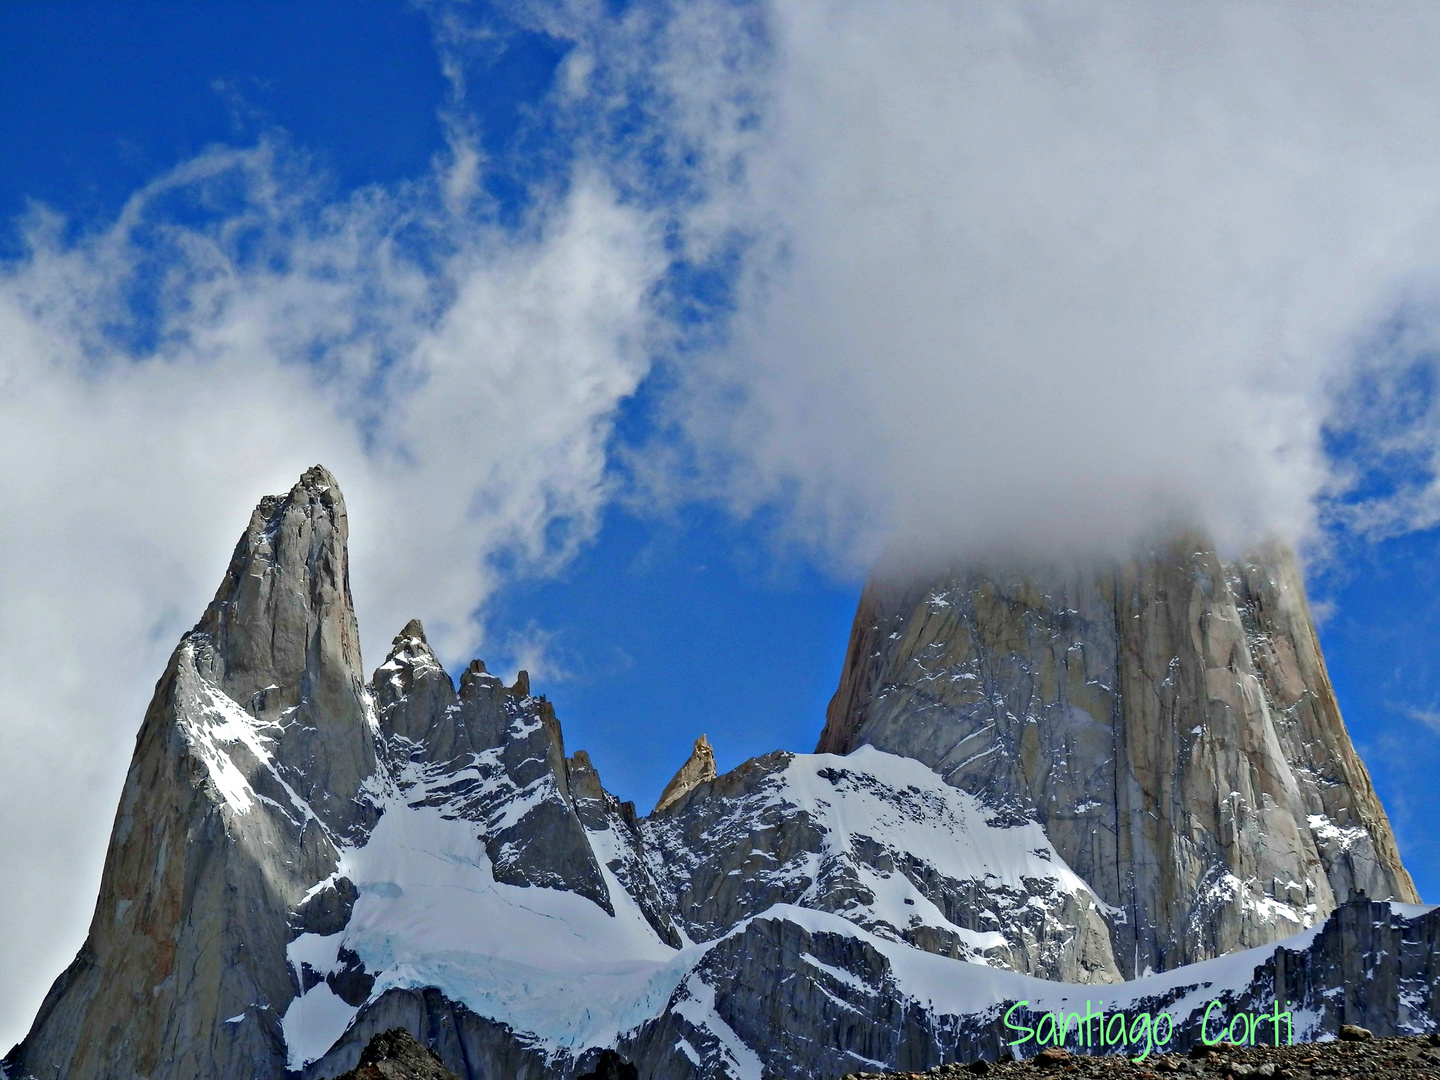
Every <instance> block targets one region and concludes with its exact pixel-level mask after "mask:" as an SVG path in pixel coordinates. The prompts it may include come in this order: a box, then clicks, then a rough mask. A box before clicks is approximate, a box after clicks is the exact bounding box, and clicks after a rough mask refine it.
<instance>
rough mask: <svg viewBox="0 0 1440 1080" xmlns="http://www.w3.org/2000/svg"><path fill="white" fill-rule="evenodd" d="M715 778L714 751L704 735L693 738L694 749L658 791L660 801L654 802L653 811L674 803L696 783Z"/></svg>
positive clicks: (658, 811) (663, 808)
mask: <svg viewBox="0 0 1440 1080" xmlns="http://www.w3.org/2000/svg"><path fill="white" fill-rule="evenodd" d="M714 779H715V751H714V750H713V749H712V748H711V746H710V743H709V742H708V741H707V740H706V738H705V736H704V735H701V736H700V738H698V739H696V740H695V749H694V750H692V751H691V752H690V757H689V758H687V759H686V761H685V764H684V765H681V766H680V771H679V772H677V773H676V774H675V775H674V777H672V778H671V780H670V783H668V784H666V785H665V790H664V791H662V792H661V793H660V801H659V802H657V803H656V804H655V810H654V813H657V814H658V813H660V812H661V811H662V810H665V809H666V808H668V807H670V806H673V805H675V803H677V802H679V801H680V800H681V798H683V797H684V796H685V795H686V794H688V793H689V792H690V791H692V790H694V788H695V787H696V785H698V784H703V783H705V782H707V781H709V780H714Z"/></svg>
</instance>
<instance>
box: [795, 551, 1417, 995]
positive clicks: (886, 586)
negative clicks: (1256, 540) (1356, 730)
mask: <svg viewBox="0 0 1440 1080" xmlns="http://www.w3.org/2000/svg"><path fill="white" fill-rule="evenodd" d="M865 744H869V745H873V746H875V747H877V748H878V749H881V750H886V751H889V752H891V753H896V754H903V755H906V756H910V757H915V758H918V759H919V760H921V761H924V762H925V763H926V764H928V765H930V766H931V767H932V768H934V769H936V770H937V771H938V772H940V773H941V775H942V776H944V777H945V779H946V780H947V782H949V783H951V784H953V785H955V786H957V787H960V788H962V789H964V790H967V791H970V792H972V793H975V794H977V795H980V796H981V797H982V798H984V799H985V800H986V801H987V803H988V804H989V805H991V806H992V807H993V808H994V810H995V812H996V814H997V815H1000V816H1001V817H1007V816H1008V817H1014V818H1016V819H1019V818H1027V817H1028V818H1033V819H1034V820H1037V821H1039V822H1041V823H1042V824H1043V825H1044V826H1045V829H1046V832H1047V834H1048V835H1049V836H1050V839H1051V841H1052V842H1053V843H1054V844H1055V847H1056V849H1057V850H1058V851H1059V852H1060V854H1061V855H1062V856H1063V857H1064V858H1065V859H1066V861H1067V862H1068V863H1069V864H1070V866H1071V867H1072V868H1073V869H1074V870H1075V871H1076V873H1078V874H1079V875H1080V876H1081V877H1083V878H1084V879H1085V880H1086V881H1088V882H1089V883H1090V885H1091V887H1092V888H1093V889H1094V890H1095V891H1096V893H1097V894H1099V895H1100V896H1101V898H1102V899H1103V900H1105V901H1106V903H1108V904H1109V905H1111V906H1112V908H1113V909H1114V910H1113V913H1112V917H1111V920H1110V921H1111V928H1112V933H1113V937H1114V944H1115V955H1116V958H1117V960H1118V961H1119V962H1120V964H1121V965H1122V970H1123V971H1124V972H1125V974H1126V975H1127V977H1130V976H1134V975H1137V974H1141V973H1143V972H1145V971H1147V970H1155V971H1160V970H1167V969H1169V968H1173V967H1176V966H1178V965H1180V964H1186V963H1192V962H1194V961H1197V960H1203V959H1207V958H1209V957H1212V956H1217V955H1219V954H1221V953H1224V952H1229V951H1231V950H1234V949H1237V948H1246V947H1250V946H1254V945H1260V944H1264V943H1267V942H1270V941H1274V940H1277V939H1278V938H1281V937H1284V936H1286V935H1288V934H1292V933H1294V932H1295V931H1296V930H1298V929H1300V928H1302V927H1303V926H1309V925H1312V924H1314V923H1315V922H1317V921H1321V920H1323V919H1324V918H1325V917H1326V916H1327V915H1328V914H1329V913H1330V911H1332V910H1333V909H1334V907H1335V906H1336V904H1337V902H1343V901H1344V900H1345V899H1347V898H1349V897H1350V896H1351V895H1352V894H1356V893H1361V892H1363V893H1364V894H1365V895H1368V896H1370V897H1372V898H1375V899H1384V898H1391V897H1393V898H1394V899H1397V900H1401V901H1413V900H1415V899H1416V896H1415V889H1414V886H1413V884H1412V883H1411V881H1410V877H1409V875H1408V874H1407V873H1406V872H1405V870H1404V868H1403V867H1402V866H1401V864H1400V858H1399V853H1398V851H1397V849H1396V846H1395V841H1394V837H1393V836H1392V834H1391V831H1390V826H1389V822H1388V821H1387V819H1386V817H1385V813H1384V810H1383V809H1382V808H1381V806H1380V803H1379V801H1378V800H1377V799H1376V797H1375V793H1374V790H1373V788H1372V787H1371V784H1370V778H1369V776H1368V774H1367V773H1366V771H1365V767H1364V765H1363V764H1362V763H1361V762H1360V759H1359V758H1358V757H1357V756H1356V754H1355V751H1354V749H1353V747H1352V746H1351V744H1350V740H1349V737H1348V735H1347V734H1346V731H1345V727H1344V724H1343V722H1342V721H1341V719H1340V711H1339V707H1338V706H1337V704H1336V702H1335V695H1334V691H1333V690H1332V689H1331V686H1330V682H1329V678H1328V676H1327V675H1326V673H1325V662H1324V659H1323V657H1322V656H1321V654H1320V648H1319V644H1318V642H1317V640H1316V637H1315V631H1314V627H1313V625H1312V623H1311V620H1310V616H1309V611H1308V607H1307V605H1306V600H1305V592H1304V586H1303V583H1302V580H1301V577H1300V574H1299V571H1298V569H1297V567H1296V564H1295V560H1294V558H1293V556H1291V555H1290V554H1289V553H1288V552H1286V551H1284V550H1281V549H1279V548H1277V547H1271V548H1268V549H1266V550H1265V551H1263V552H1261V553H1259V554H1258V555H1257V556H1256V557H1255V558H1253V559H1248V560H1245V561H1242V562H1239V563H1234V564H1224V563H1222V562H1221V561H1220V560H1219V558H1218V557H1217V556H1216V554H1215V553H1214V551H1213V550H1212V548H1211V546H1210V545H1209V543H1208V542H1207V541H1206V540H1205V539H1203V538H1201V537H1198V536H1194V535H1187V536H1183V537H1181V538H1179V539H1177V540H1176V541H1174V542H1173V543H1171V544H1169V545H1167V546H1165V547H1164V548H1162V549H1160V550H1157V551H1155V552H1154V553H1152V554H1151V555H1150V556H1148V557H1146V558H1143V559H1137V560H1135V561H1133V562H1130V563H1128V564H1125V565H1118V566H1112V567H1107V568H1104V569H1102V570H1099V571H1095V570H1083V569H1074V568H1072V569H1069V570H1057V569H1050V570H1047V571H1043V572H1039V573H1033V572H1031V573H1019V572H1007V571H1004V570H995V569H986V570H977V569H967V568H951V569H948V570H945V571H942V572H938V573H935V574H932V575H908V576H901V577H895V576H890V577H887V576H884V575H880V576H877V577H876V578H874V579H873V580H872V581H871V582H870V583H869V584H868V585H867V586H866V589H865V592H864V595H863V596H862V598H861V602H860V608H859V611H858V612H857V614H856V618H855V623H854V628H853V630H852V634H851V640H850V647H849V651H848V654H847V657H846V663H845V669H844V672H843V674H842V677H841V682H840V687H839V689H838V691H837V692H836V694H835V697H834V699H833V700H832V701H831V703H830V708H829V711H828V714H827V718H826V725H825V730H824V733H823V734H822V736H821V739H820V746H819V749H820V750H821V751H824V752H831V753H848V752H850V751H851V750H853V749H855V748H856V747H858V746H860V745H865Z"/></svg>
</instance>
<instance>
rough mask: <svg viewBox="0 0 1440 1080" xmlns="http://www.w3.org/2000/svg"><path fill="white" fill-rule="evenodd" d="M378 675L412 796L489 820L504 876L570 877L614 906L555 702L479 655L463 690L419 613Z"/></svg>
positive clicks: (401, 779) (575, 887) (526, 880)
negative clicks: (588, 831)
mask: <svg viewBox="0 0 1440 1080" xmlns="http://www.w3.org/2000/svg"><path fill="white" fill-rule="evenodd" d="M372 682H373V685H374V687H375V701H376V708H377V711H378V714H379V721H380V729H381V731H382V733H383V734H384V736H385V738H386V746H387V757H388V760H389V763H390V766H391V772H392V774H393V775H394V776H395V778H396V781H397V783H398V784H399V787H400V791H401V793H402V794H403V795H404V796H405V797H406V798H407V800H408V804H409V805H432V806H443V807H445V809H446V813H448V814H453V815H455V816H457V817H463V818H466V819H468V820H471V821H475V822H478V823H482V824H483V826H484V829H485V836H486V844H485V850H486V854H487V855H488V856H489V858H490V862H491V865H492V868H493V872H494V876H495V880H496V881H502V882H505V883H507V884H511V885H521V886H523V885H538V886H542V887H545V888H554V889H566V890H569V891H571V892H575V893H578V894H579V895H581V896H585V897H588V898H589V899H590V900H593V901H594V902H595V903H596V904H598V905H599V906H600V907H602V908H604V909H605V910H606V911H609V912H613V908H612V906H611V902H610V895H609V890H608V888H607V886H606V884H605V880H604V878H603V876H602V875H601V873H600V868H599V865H598V864H597V862H596V860H595V855H594V852H593V851H591V849H590V845H589V843H588V842H587V840H586V837H585V829H584V826H583V825H581V823H580V819H579V817H578V816H577V815H576V812H575V807H574V804H573V800H572V798H571V795H570V781H569V770H568V766H567V764H566V761H565V745H564V741H563V738H562V736H561V733H560V724H559V722H558V721H557V720H556V719H555V710H554V709H553V708H552V707H551V705H550V703H549V702H548V701H546V700H545V699H544V698H535V697H532V696H531V695H530V685H529V683H530V680H529V678H528V676H527V675H526V674H525V672H523V671H522V672H520V674H519V677H518V678H517V679H516V682H515V685H514V686H512V687H506V686H505V685H504V684H503V683H502V682H501V681H500V680H499V679H497V678H496V677H495V676H493V675H491V674H489V673H488V672H486V670H485V665H484V664H482V663H481V662H480V661H478V660H476V661H474V662H472V663H471V665H470V667H469V668H468V669H467V670H466V671H465V673H464V675H463V676H462V677H461V680H460V690H459V692H458V693H457V692H456V690H455V687H454V684H453V683H452V682H451V680H450V675H449V674H448V673H447V672H446V671H445V669H444V668H443V667H442V666H441V664H440V662H439V661H438V660H437V659H436V658H435V654H434V653H433V652H431V650H430V646H429V645H428V644H427V643H426V641H425V631H424V630H423V628H422V627H421V625H420V623H419V621H418V620H412V621H411V622H409V623H408V624H407V625H406V626H405V629H404V630H402V631H401V632H400V634H399V636H397V637H396V638H395V641H394V643H393V645H392V646H391V651H390V655H389V656H388V657H387V658H386V660H385V663H384V664H382V665H381V667H380V669H379V670H378V671H376V672H375V675H374V678H373V680H372Z"/></svg>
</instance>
